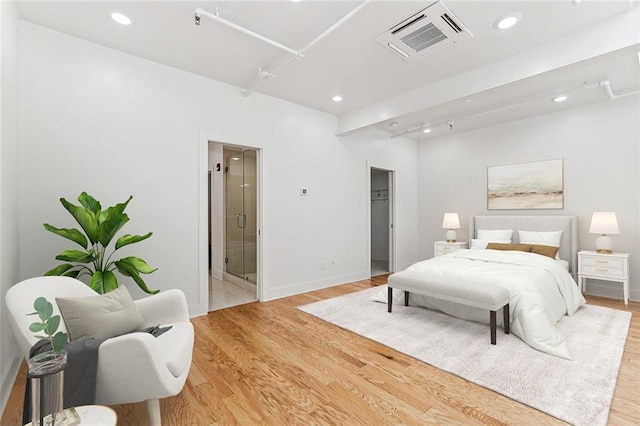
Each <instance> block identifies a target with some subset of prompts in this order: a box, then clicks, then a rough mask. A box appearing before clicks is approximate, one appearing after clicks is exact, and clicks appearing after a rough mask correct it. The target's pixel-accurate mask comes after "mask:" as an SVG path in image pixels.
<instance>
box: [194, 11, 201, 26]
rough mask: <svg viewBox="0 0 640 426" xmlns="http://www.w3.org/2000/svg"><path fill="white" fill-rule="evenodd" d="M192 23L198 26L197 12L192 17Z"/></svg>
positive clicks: (198, 16)
mask: <svg viewBox="0 0 640 426" xmlns="http://www.w3.org/2000/svg"><path fill="white" fill-rule="evenodd" d="M193 21H194V22H193V23H194V24H196V25H197V26H200V14H199V13H198V12H196V13H195V14H194V15H193Z"/></svg>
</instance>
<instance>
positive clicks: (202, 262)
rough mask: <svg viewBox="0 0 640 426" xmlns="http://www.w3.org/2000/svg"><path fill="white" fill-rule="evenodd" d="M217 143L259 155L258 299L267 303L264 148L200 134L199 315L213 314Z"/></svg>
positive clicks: (257, 172) (257, 201)
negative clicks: (211, 214) (212, 163)
mask: <svg viewBox="0 0 640 426" xmlns="http://www.w3.org/2000/svg"><path fill="white" fill-rule="evenodd" d="M210 142H211V143H217V144H220V145H224V146H228V147H232V148H241V149H253V150H255V151H256V169H257V170H256V175H257V179H258V185H257V186H258V188H257V194H256V196H257V200H256V215H257V217H256V222H257V223H256V226H257V237H256V238H257V241H256V250H257V255H256V259H257V265H256V273H257V277H256V296H257V298H258V300H259V301H260V302H262V301H264V296H263V294H264V290H263V285H262V277H263V244H264V242H263V236H262V226H263V225H262V218H263V179H264V178H263V166H262V156H263V151H262V147H260V146H257V145H255V144H251V143H239V142H229V141H226V138H225V137H223V136H219V135H215V134H213V133H210V132H200V135H199V144H198V147H199V158H200V161H199V163H200V164H199V171H198V206H199V208H198V250H197V251H198V293H199V294H198V305H197V306H198V307H197V313H196V314H197V315H206V314H207V313H208V312H209V241H208V231H209V226H210V224H209V223H208V222H209V220H208V208H209V205H208V204H209V194H208V193H207V192H208V191H207V190H208V176H209V143H210Z"/></svg>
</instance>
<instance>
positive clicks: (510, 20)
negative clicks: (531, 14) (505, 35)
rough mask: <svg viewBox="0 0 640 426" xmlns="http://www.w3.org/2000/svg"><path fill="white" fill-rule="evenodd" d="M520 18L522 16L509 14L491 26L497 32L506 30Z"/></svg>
mask: <svg viewBox="0 0 640 426" xmlns="http://www.w3.org/2000/svg"><path fill="white" fill-rule="evenodd" d="M520 18H522V15H521V14H519V13H515V12H514V13H510V14H508V15H506V16H503V17H502V18H498V20H497V21H496V22H495V23H494V24H493V26H494V27H495V28H497V29H499V30H506V29H508V28H511V27H513V26H514V25H515V24H516V23H517V22H518V21H519V20H520Z"/></svg>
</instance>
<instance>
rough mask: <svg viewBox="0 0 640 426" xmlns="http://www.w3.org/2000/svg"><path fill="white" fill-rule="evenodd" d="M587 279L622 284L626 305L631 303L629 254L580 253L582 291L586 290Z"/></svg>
mask: <svg viewBox="0 0 640 426" xmlns="http://www.w3.org/2000/svg"><path fill="white" fill-rule="evenodd" d="M587 278H591V279H594V280H605V281H616V282H620V283H622V293H623V297H624V304H625V305H627V304H628V303H629V253H613V254H603V253H597V252H595V251H587V250H582V251H580V252H578V280H579V281H580V290H581V291H584V289H585V284H586V283H585V280H586V279H587Z"/></svg>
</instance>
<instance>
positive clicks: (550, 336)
mask: <svg viewBox="0 0 640 426" xmlns="http://www.w3.org/2000/svg"><path fill="white" fill-rule="evenodd" d="M407 270H408V271H414V272H429V273H432V274H437V275H442V276H447V277H451V278H457V277H458V278H462V279H465V280H474V281H476V282H478V285H482V283H492V284H496V285H500V286H502V287H504V288H506V289H507V290H509V293H511V302H510V305H509V307H510V314H511V332H512V333H513V334H515V335H516V336H518V337H520V338H521V339H522V340H523V341H524V342H526V343H527V344H528V345H530V346H531V347H533V348H535V349H538V350H540V351H542V352H546V353H548V354H551V355H555V356H559V357H561V358H565V359H571V353H570V352H569V348H568V347H567V343H566V340H565V339H564V337H563V336H562V335H561V334H560V333H559V332H558V330H557V329H556V327H555V324H556V323H557V322H558V320H560V318H562V317H563V316H564V315H565V314H566V315H573V314H574V313H575V311H576V310H577V309H578V308H579V307H580V306H581V305H583V304H584V303H586V301H585V299H584V297H582V294H581V293H580V291H579V290H578V286H577V285H576V282H575V281H574V279H573V278H572V277H571V275H570V274H569V273H568V272H567V270H566V269H565V267H563V266H562V264H561V263H560V262H558V261H556V260H554V259H551V258H549V257H546V256H542V255H539V254H534V253H525V252H520V251H499V250H467V249H463V250H457V251H455V252H453V253H450V254H447V255H444V256H438V257H435V258H433V259H428V260H424V261H421V262H418V263H415V264H413V265H411V266H410V267H409V268H407ZM394 293H395V291H394ZM397 293H398V294H394V300H395V301H396V302H400V300H401V299H402V292H401V291H398V292H397ZM386 294H387V291H386V289H384V291H381V292H379V293H377V294H376V295H374V296H373V297H372V299H373V300H376V301H379V302H386V301H387V296H386ZM411 304H417V305H419V306H424V307H427V308H429V309H436V310H439V311H442V312H444V313H447V314H449V315H452V316H455V317H458V318H463V319H466V320H470V321H478V322H484V323H488V322H489V316H488V315H487V312H486V311H484V310H482V309H478V308H472V307H468V306H462V305H460V304H456V303H453V302H447V301H442V300H437V299H433V298H430V297H426V296H421V295H417V294H411ZM501 321H502V315H498V324H499V325H502V324H501Z"/></svg>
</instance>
